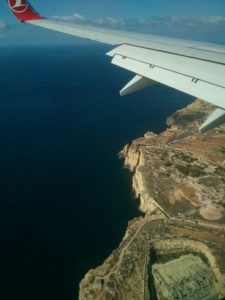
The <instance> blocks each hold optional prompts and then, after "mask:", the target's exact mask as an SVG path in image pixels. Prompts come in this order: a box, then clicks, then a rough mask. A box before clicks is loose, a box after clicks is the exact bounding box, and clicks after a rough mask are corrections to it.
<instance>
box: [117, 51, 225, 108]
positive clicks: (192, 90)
mask: <svg viewBox="0 0 225 300" xmlns="http://www.w3.org/2000/svg"><path fill="white" fill-rule="evenodd" d="M112 63H113V64H115V65H117V66H120V67H122V68H124V69H127V70H129V71H132V72H134V73H136V74H138V75H140V76H143V77H145V78H149V79H151V80H154V81H158V82H160V83H162V84H165V85H167V86H170V87H173V88H175V89H177V90H180V91H183V92H185V93H187V94H190V95H193V96H195V97H198V98H200V99H204V100H206V101H208V102H210V103H213V104H214V105H217V106H218V107H221V108H225V102H224V100H223V99H224V98H225V89H224V88H223V87H220V86H217V85H214V84H211V83H208V82H205V81H201V80H198V81H197V82H194V81H193V78H192V77H190V76H187V75H184V74H179V73H176V72H173V71H171V70H167V69H163V68H161V67H158V66H155V65H152V64H149V63H146V62H141V61H138V60H135V59H132V58H128V57H125V56H121V55H119V54H116V55H115V56H114V57H113V59H112Z"/></svg>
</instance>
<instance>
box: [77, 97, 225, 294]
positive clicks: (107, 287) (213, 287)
mask: <svg viewBox="0 0 225 300" xmlns="http://www.w3.org/2000/svg"><path fill="white" fill-rule="evenodd" d="M213 109H214V107H213V106H212V105H210V104H208V103H206V102H203V101H201V100H196V101H195V102H193V103H192V104H191V105H189V106H187V107H186V108H184V109H182V110H179V111H177V112H176V113H174V114H173V115H172V116H170V117H168V119H167V125H168V129H167V130H166V131H164V132H162V133H161V134H159V135H156V134H155V133H153V132H147V133H146V134H145V135H144V137H142V138H138V139H136V140H134V141H133V142H132V143H131V144H130V145H126V146H125V147H124V149H123V150H122V151H121V152H120V153H119V156H120V158H122V159H123V160H124V166H125V167H126V168H129V170H130V171H131V172H132V173H133V181H132V187H133V190H134V192H135V195H136V197H137V198H138V199H139V200H140V210H141V211H142V212H143V213H144V216H143V217H139V218H136V219H134V220H132V221H130V222H129V224H128V227H127V231H126V234H125V236H124V238H123V240H122V242H121V243H120V245H119V247H118V248H117V249H116V250H114V251H113V253H112V254H111V255H110V256H109V257H108V258H107V259H106V260H105V262H104V263H103V264H102V265H101V266H99V267H98V268H96V269H95V270H90V271H89V272H88V273H87V274H86V275H85V277H84V279H83V280H82V281H81V283H80V294H79V298H80V299H81V300H83V299H107V300H108V299H124V300H125V299H135V300H136V299H159V300H161V299H162V300H163V299H171V300H172V299H186V300H188V299H190V300H191V299H209V300H210V299H212V300H213V299H224V298H225V126H221V127H219V128H215V129H213V130H211V131H208V132H206V133H204V134H201V133H198V128H199V126H200V124H201V123H202V121H203V120H204V119H205V118H206V116H207V115H208V114H209V113H210V112H211V111H213Z"/></svg>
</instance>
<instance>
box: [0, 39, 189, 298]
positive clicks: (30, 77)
mask: <svg viewBox="0 0 225 300" xmlns="http://www.w3.org/2000/svg"><path fill="white" fill-rule="evenodd" d="M110 49H111V48H110V47H108V46H102V45H96V44H92V43H90V44H89V43H86V44H83V45H77V46H74V45H73V46H69V45H68V46H43V47H41V46H39V47H12V48H6V47H5V48H1V49H0V66H1V67H0V143H1V144H0V145H1V146H0V233H1V248H0V282H1V289H0V299H2V300H8V299H10V300H11V299H13V300H20V299H21V300H26V299H29V300H53V299H54V300H72V299H77V297H78V296H77V295H78V290H79V281H80V280H81V279H82V278H83V277H84V275H85V273H86V272H87V271H88V270H89V269H90V268H95V267H96V266H98V265H99V264H101V263H102V262H103V261H104V260H105V259H106V257H107V256H108V255H109V254H110V253H111V251H112V250H113V249H115V248H116V247H117V246H118V244H119V243H120V241H121V239H122V237H123V235H124V233H125V230H126V226H127V223H128V221H129V220H131V219H132V218H134V217H135V216H138V215H139V214H140V213H139V212H138V202H137V201H136V200H135V199H134V197H133V193H132V188H131V174H130V173H129V172H128V171H127V170H125V169H123V163H122V161H120V160H119V159H118V155H117V154H118V152H119V150H121V149H122V148H123V146H124V145H125V144H126V143H129V142H131V141H132V140H133V139H134V138H137V137H140V136H142V135H143V134H144V133H145V132H146V131H149V130H152V131H155V132H157V133H159V132H161V131H163V130H164V129H165V119H166V117H167V116H168V115H170V114H171V113H173V112H174V111H176V110H177V109H178V108H181V107H184V106H185V105H186V104H188V103H189V102H190V101H192V97H190V96H187V95H185V94H183V93H180V92H178V91H175V90H173V89H170V88H168V87H166V86H162V85H155V86H152V87H151V88H149V89H146V90H145V91H141V92H139V93H137V94H133V95H131V96H127V97H120V96H119V94H118V91H119V90H120V88H121V87H122V86H123V85H124V84H125V83H126V82H127V81H128V80H130V79H131V77H132V74H131V73H129V72H127V71H125V70H122V69H120V68H118V67H116V66H113V65H112V64H110V58H109V57H107V56H105V53H106V52H107V51H108V50H110Z"/></svg>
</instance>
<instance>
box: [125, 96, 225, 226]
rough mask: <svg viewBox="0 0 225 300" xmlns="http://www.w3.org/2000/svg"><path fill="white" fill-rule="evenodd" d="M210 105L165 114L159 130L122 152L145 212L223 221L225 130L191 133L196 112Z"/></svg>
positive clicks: (138, 140)
mask: <svg viewBox="0 0 225 300" xmlns="http://www.w3.org/2000/svg"><path fill="white" fill-rule="evenodd" d="M211 109H212V108H211V106H208V107H207V105H206V104H205V103H203V102H202V101H200V100H198V101H196V102H194V103H193V104H191V105H189V106H188V107H187V108H185V109H183V110H180V111H178V112H176V113H175V114H174V115H172V116H171V117H169V118H168V120H167V123H168V124H170V126H171V127H170V128H169V129H167V130H166V131H165V132H163V133H162V134H160V135H155V134H153V133H147V134H145V136H144V137H143V138H140V139H137V140H135V141H133V142H132V144H131V145H126V146H125V148H124V150H123V151H121V153H120V155H121V156H122V157H124V159H125V166H127V167H129V169H131V170H132V171H133V172H134V176H133V189H134V190H135V193H136V195H137V196H139V197H140V200H141V205H140V209H141V210H142V211H144V212H145V213H152V205H153V209H154V207H155V206H156V207H158V208H159V209H160V210H161V211H162V212H164V213H166V214H167V215H168V216H170V217H180V218H190V219H199V220H207V221H210V222H211V221H220V222H224V221H225V209H224V208H225V130H224V129H225V128H224V127H223V128H222V127H221V128H220V129H217V130H211V131H210V132H208V133H205V134H199V133H196V131H197V128H198V127H199V125H200V124H199V123H200V122H199V119H197V120H196V116H198V117H199V116H203V113H202V111H204V114H206V113H207V112H209V111H210V110H211ZM200 120H201V118H200ZM151 204H152V205H151Z"/></svg>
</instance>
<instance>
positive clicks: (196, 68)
mask: <svg viewBox="0 0 225 300" xmlns="http://www.w3.org/2000/svg"><path fill="white" fill-rule="evenodd" d="M8 4H9V7H10V9H11V10H12V12H13V13H14V15H15V16H16V17H17V18H18V19H19V20H20V21H21V22H23V23H28V24H32V25H35V26H39V27H43V28H47V29H51V30H54V31H58V32H62V33H66V34H69V35H73V36H76V37H81V38H85V39H89V40H93V41H98V42H102V43H106V44H110V45H115V46H116V47H115V48H114V49H112V50H111V51H110V52H108V53H107V55H109V56H111V57H112V63H113V64H115V65H117V66H120V67H122V68H124V69H127V70H129V71H131V72H133V73H134V74H135V76H134V78H133V79H132V80H131V81H130V82H128V83H127V85H126V86H125V87H124V88H123V89H122V90H121V91H120V95H121V96H123V95H127V94H130V93H133V92H135V91H138V90H140V89H143V88H145V87H147V86H150V85H152V84H154V83H155V82H160V83H162V84H165V85H167V86H170V87H173V88H175V89H177V90H180V91H183V92H185V93H187V94H190V95H192V96H195V97H198V98H200V99H203V100H205V101H208V102H210V103H212V104H214V105H216V106H217V107H218V108H217V109H216V110H215V111H214V112H213V113H212V114H211V115H210V116H209V117H208V119H207V120H206V121H205V122H204V123H203V124H202V126H201V127H200V129H199V130H200V131H201V132H204V131H206V130H209V129H211V128H214V127H215V126H219V125H221V124H222V123H224V122H225V46H223V45H216V44H209V43H200V42H194V41H187V40H179V39H172V38H166V37H160V36H152V35H146V34H140V33H132V32H127V31H120V30H111V29H104V28H101V27H94V26H84V25H75V24H68V23H62V22H57V21H54V20H50V19H46V18H44V17H42V16H40V15H39V14H38V13H37V12H36V11H35V10H34V9H33V7H32V6H31V5H30V4H29V3H28V2H27V1H26V0H8Z"/></svg>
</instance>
